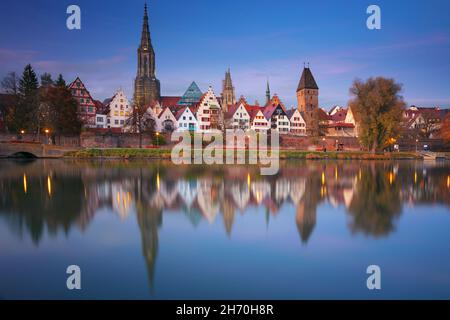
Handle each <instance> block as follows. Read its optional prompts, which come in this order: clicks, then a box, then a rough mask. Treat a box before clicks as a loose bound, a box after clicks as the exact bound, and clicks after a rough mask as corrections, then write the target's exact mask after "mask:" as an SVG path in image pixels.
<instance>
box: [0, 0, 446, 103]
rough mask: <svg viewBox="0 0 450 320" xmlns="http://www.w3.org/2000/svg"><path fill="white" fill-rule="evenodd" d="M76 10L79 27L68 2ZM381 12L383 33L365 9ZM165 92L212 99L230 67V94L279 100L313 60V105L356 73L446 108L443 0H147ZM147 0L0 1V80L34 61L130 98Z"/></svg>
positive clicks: (342, 91)
mask: <svg viewBox="0 0 450 320" xmlns="http://www.w3.org/2000/svg"><path fill="white" fill-rule="evenodd" d="M70 4H77V5H79V6H80V7H81V13H82V22H81V27H82V28H81V30H73V31H71V30H68V29H67V28H66V19H67V17H68V15H67V14H66V8H67V6H68V5H70ZM371 4H377V5H379V6H380V7H381V14H382V29H381V30H368V29H367V27H366V19H367V17H368V15H367V14H366V9H367V7H368V6H369V5H371ZM148 6H149V16H150V32H151V37H152V42H153V46H154V49H155V52H156V72H157V77H158V78H159V80H160V81H161V90H162V94H163V95H182V94H183V93H184V91H185V90H186V88H187V87H188V85H189V84H190V82H191V81H193V80H195V81H196V82H197V84H198V85H199V86H200V88H201V89H202V90H203V91H205V90H206V89H207V88H208V86H209V85H211V86H212V87H213V89H214V90H215V92H216V94H218V95H219V94H220V91H221V82H222V79H223V78H224V73H225V70H226V69H227V68H228V67H230V68H231V74H232V78H233V82H234V86H235V88H236V95H237V97H239V96H240V95H244V96H245V97H246V98H247V100H248V101H249V102H252V103H253V102H254V100H255V99H258V100H259V101H260V102H264V96H265V89H266V80H267V79H269V81H270V86H271V90H272V93H277V94H278V95H279V96H280V98H281V99H282V100H283V101H284V102H285V104H286V105H287V106H293V105H295V104H296V97H295V91H296V88H297V84H298V81H299V78H300V74H301V71H302V68H303V62H309V63H310V65H311V70H312V72H313V74H314V76H315V78H316V81H317V83H318V85H319V87H320V106H322V107H324V108H326V109H329V108H330V107H331V106H333V105H335V104H339V105H346V104H347V102H348V100H349V93H348V91H349V87H350V86H351V84H352V81H353V80H354V79H355V78H361V79H366V78H368V77H370V76H385V77H393V78H395V79H396V80H397V81H398V82H400V83H402V84H403V85H404V91H403V95H404V97H405V100H406V102H407V103H408V104H416V105H420V106H441V107H446V108H449V107H450V19H448V14H449V12H450V1H448V0H440V1H438V0H434V1H411V0H410V1H406V0H405V1H400V0H396V1H392V0H389V1H380V0H374V1H365V0H345V1H344V0H340V1H338V0H335V1H322V0H321V1H301V0H289V1H288V0H279V1H270V0H258V1H256V0H241V1H236V0H228V1H223V0H216V1H211V0H209V1H207V0H191V1H179V0H177V1H175V0H153V1H148ZM143 7H144V1H143V0H139V1H135V0H129V1H118V0H109V1H100V0H96V1H87V0H74V1H70V2H69V1H61V0H53V1H52V0H40V1H31V0H27V1H21V0H17V1H1V3H0V21H1V24H2V28H0V77H3V76H4V75H5V74H6V73H7V72H8V71H16V72H18V73H21V72H22V70H23V67H24V66H25V65H26V64H27V63H31V64H32V66H33V67H34V68H35V70H36V71H37V72H38V73H39V74H41V73H43V72H50V73H51V74H52V75H53V77H54V78H56V76H57V74H59V73H62V74H63V75H64V77H65V79H66V81H67V82H71V81H72V80H73V79H74V78H75V77H76V76H79V77H80V78H81V79H82V80H83V81H84V83H85V84H86V86H87V88H88V89H89V90H90V92H91V94H92V95H93V98H94V99H98V100H101V101H103V100H104V99H105V98H108V97H110V96H112V95H113V94H114V92H115V90H116V89H118V88H120V87H122V88H123V89H124V90H125V92H126V94H127V96H128V97H129V98H131V97H132V86H133V79H134V77H135V75H136V64H137V62H136V59H137V52H136V51H137V47H138V45H139V41H140V33H141V27H142V16H143Z"/></svg>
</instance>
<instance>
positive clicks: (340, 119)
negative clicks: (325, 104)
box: [330, 109, 347, 122]
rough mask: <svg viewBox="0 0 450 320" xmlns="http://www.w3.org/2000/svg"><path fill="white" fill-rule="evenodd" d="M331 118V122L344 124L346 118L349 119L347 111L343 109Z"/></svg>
mask: <svg viewBox="0 0 450 320" xmlns="http://www.w3.org/2000/svg"><path fill="white" fill-rule="evenodd" d="M330 117H331V121H334V122H343V121H345V118H346V117H347V109H341V110H339V111H337V112H336V113H335V114H333V115H332V116H330Z"/></svg>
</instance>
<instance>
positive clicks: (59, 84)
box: [55, 74, 67, 87]
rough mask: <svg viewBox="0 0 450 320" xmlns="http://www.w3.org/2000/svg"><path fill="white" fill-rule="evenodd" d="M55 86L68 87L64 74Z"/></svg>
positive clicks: (60, 75) (59, 77)
mask: <svg viewBox="0 0 450 320" xmlns="http://www.w3.org/2000/svg"><path fill="white" fill-rule="evenodd" d="M55 85H56V86H58V87H66V86H67V85H66V81H65V80H64V78H63V76H62V74H59V76H58V79H57V80H56V82H55Z"/></svg>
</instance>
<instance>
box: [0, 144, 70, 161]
mask: <svg viewBox="0 0 450 320" xmlns="http://www.w3.org/2000/svg"><path fill="white" fill-rule="evenodd" d="M71 150H74V148H70V149H69V148H64V147H60V146H53V145H46V144H41V143H14V142H2V143H0V158H8V157H12V158H14V157H21V158H61V157H62V156H64V153H66V152H67V151H71Z"/></svg>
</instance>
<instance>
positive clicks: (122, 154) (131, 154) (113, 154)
mask: <svg viewBox="0 0 450 320" xmlns="http://www.w3.org/2000/svg"><path fill="white" fill-rule="evenodd" d="M171 152H172V150H170V149H137V148H114V149H83V150H77V151H70V152H67V153H65V154H64V157H65V158H113V159H133V158H135V159H141V158H149V159H170V157H171ZM280 159H286V160H287V159H309V160H315V159H317V160H319V159H335V160H401V159H405V160H420V159H422V157H421V156H420V155H419V154H415V153H412V152H392V153H383V154H373V153H370V152H363V151H340V152H319V151H296V150H280Z"/></svg>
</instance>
